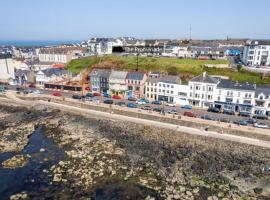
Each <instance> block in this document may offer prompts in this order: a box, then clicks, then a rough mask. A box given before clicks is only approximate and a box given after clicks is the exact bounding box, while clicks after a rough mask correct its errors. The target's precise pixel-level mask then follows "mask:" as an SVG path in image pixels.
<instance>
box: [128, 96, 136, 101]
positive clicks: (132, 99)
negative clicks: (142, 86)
mask: <svg viewBox="0 0 270 200" xmlns="http://www.w3.org/2000/svg"><path fill="white" fill-rule="evenodd" d="M128 100H129V101H137V98H135V97H128Z"/></svg>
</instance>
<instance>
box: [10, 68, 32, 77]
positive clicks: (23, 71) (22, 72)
mask: <svg viewBox="0 0 270 200" xmlns="http://www.w3.org/2000/svg"><path fill="white" fill-rule="evenodd" d="M29 72H30V71H29V70H21V69H17V70H16V71H15V73H14V75H15V76H18V77H21V76H23V75H25V76H27V74H28V73H29Z"/></svg>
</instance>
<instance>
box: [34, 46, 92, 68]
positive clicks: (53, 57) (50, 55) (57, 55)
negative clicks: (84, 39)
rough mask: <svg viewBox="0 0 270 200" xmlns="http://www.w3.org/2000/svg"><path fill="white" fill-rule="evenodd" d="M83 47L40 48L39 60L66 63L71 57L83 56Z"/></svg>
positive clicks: (84, 50)
mask: <svg viewBox="0 0 270 200" xmlns="http://www.w3.org/2000/svg"><path fill="white" fill-rule="evenodd" d="M86 50H87V49H86V48H83V47H59V48H44V49H40V52H39V56H38V57H39V61H40V62H51V63H65V64H66V63H68V62H69V61H71V60H72V59H77V58H80V57H83V56H84V55H85V53H86Z"/></svg>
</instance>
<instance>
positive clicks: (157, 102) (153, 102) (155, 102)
mask: <svg viewBox="0 0 270 200" xmlns="http://www.w3.org/2000/svg"><path fill="white" fill-rule="evenodd" d="M152 104H154V105H161V101H152Z"/></svg>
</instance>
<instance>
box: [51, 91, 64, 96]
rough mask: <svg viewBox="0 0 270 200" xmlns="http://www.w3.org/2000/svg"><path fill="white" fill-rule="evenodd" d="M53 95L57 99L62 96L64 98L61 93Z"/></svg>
mask: <svg viewBox="0 0 270 200" xmlns="http://www.w3.org/2000/svg"><path fill="white" fill-rule="evenodd" d="M52 95H53V96H55V97H61V96H62V94H60V93H58V92H55V93H53V94H52Z"/></svg>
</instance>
